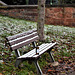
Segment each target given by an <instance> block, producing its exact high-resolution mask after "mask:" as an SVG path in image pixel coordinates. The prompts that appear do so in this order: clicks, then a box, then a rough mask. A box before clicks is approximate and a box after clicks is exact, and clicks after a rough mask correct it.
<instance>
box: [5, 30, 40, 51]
mask: <svg viewBox="0 0 75 75" xmlns="http://www.w3.org/2000/svg"><path fill="white" fill-rule="evenodd" d="M38 39H39V36H38V33H37V30H36V29H33V30H31V31H27V32H23V33H20V34H16V35H13V36H9V37H6V40H7V41H8V44H9V45H10V48H11V49H12V50H16V49H18V48H20V47H22V46H25V45H27V44H29V43H31V42H34V41H36V40H38Z"/></svg>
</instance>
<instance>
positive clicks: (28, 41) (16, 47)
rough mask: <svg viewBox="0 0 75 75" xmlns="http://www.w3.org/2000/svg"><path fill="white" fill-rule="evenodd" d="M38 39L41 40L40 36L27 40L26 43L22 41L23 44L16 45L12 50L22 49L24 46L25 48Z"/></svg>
mask: <svg viewBox="0 0 75 75" xmlns="http://www.w3.org/2000/svg"><path fill="white" fill-rule="evenodd" d="M37 39H39V37H38V35H37V36H35V37H33V38H30V39H27V40H25V41H22V42H20V43H17V44H15V45H12V46H11V48H12V50H15V49H18V48H20V47H22V46H25V45H27V44H29V43H31V42H33V41H36V40H37Z"/></svg>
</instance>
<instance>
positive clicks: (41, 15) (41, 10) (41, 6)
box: [37, 0, 45, 41]
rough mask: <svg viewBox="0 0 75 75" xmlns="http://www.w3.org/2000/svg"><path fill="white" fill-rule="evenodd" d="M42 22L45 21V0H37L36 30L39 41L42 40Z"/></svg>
mask: <svg viewBox="0 0 75 75" xmlns="http://www.w3.org/2000/svg"><path fill="white" fill-rule="evenodd" d="M44 23H45V0H38V23H37V31H38V35H39V38H40V41H44Z"/></svg>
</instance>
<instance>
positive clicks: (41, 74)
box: [33, 60, 43, 75]
mask: <svg viewBox="0 0 75 75" xmlns="http://www.w3.org/2000/svg"><path fill="white" fill-rule="evenodd" d="M33 62H34V64H35V66H36V69H37V75H43V73H42V71H41V69H40V66H39V64H38V61H37V60H34V61H33Z"/></svg>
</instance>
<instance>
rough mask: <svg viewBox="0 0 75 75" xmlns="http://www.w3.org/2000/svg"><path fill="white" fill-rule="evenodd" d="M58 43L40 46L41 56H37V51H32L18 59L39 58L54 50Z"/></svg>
mask: <svg viewBox="0 0 75 75" xmlns="http://www.w3.org/2000/svg"><path fill="white" fill-rule="evenodd" d="M55 44H56V43H47V44H42V45H40V46H39V55H36V51H35V49H33V50H31V51H30V52H28V53H26V54H24V55H22V56H20V57H18V59H27V58H37V57H39V56H40V55H42V54H43V53H44V52H46V51H47V50H49V49H50V48H52V47H53V46H54V45H55Z"/></svg>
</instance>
